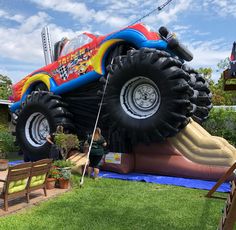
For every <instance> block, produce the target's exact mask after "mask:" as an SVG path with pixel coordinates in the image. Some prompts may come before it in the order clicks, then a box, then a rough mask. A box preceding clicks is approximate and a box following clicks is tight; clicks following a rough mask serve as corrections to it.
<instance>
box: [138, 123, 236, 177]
mask: <svg viewBox="0 0 236 230" xmlns="http://www.w3.org/2000/svg"><path fill="white" fill-rule="evenodd" d="M235 161H236V149H235V148H234V147H233V146H232V145H230V144H229V143H228V142H227V141H226V140H225V139H223V138H221V137H216V136H211V135H210V134H209V133H208V132H207V131H206V130H205V129H204V128H202V127H201V126H200V125H199V124H198V123H196V122H194V121H193V120H191V121H190V123H189V124H188V125H187V126H186V127H185V128H184V129H183V130H182V131H181V132H179V133H178V134H177V135H176V136H175V137H172V138H168V139H167V141H165V142H164V143H161V144H153V145H151V146H145V145H139V146H137V147H136V149H135V171H138V172H149V173H158V174H165V175H172V176H182V177H190V178H199V179H210V180H216V179H218V178H219V177H221V176H222V175H223V174H224V173H225V172H226V171H227V170H228V168H229V167H230V166H231V165H233V163H234V162H235Z"/></svg>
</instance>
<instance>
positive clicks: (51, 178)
mask: <svg viewBox="0 0 236 230" xmlns="http://www.w3.org/2000/svg"><path fill="white" fill-rule="evenodd" d="M59 177H60V172H59V170H58V168H57V167H55V166H52V167H51V169H50V171H49V174H48V178H47V182H46V188H47V189H53V188H55V183H56V180H57V179H59Z"/></svg>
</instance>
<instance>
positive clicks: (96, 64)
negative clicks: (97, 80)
mask: <svg viewBox="0 0 236 230" xmlns="http://www.w3.org/2000/svg"><path fill="white" fill-rule="evenodd" d="M121 41H123V40H122V39H111V40H109V41H106V42H104V43H103V44H102V45H101V46H100V48H99V50H98V52H97V54H96V55H95V56H94V57H93V58H92V59H91V64H92V66H93V68H94V70H95V71H96V72H97V73H99V74H102V60H103V57H104V55H105V53H106V51H107V50H108V49H109V47H111V46H112V45H114V44H115V43H117V42H121Z"/></svg>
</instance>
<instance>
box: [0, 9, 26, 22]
mask: <svg viewBox="0 0 236 230" xmlns="http://www.w3.org/2000/svg"><path fill="white" fill-rule="evenodd" d="M0 18H4V19H7V20H11V21H15V22H19V23H21V22H22V21H23V20H24V16H23V15H20V14H14V15H11V14H9V13H8V12H6V11H4V10H1V9H0Z"/></svg>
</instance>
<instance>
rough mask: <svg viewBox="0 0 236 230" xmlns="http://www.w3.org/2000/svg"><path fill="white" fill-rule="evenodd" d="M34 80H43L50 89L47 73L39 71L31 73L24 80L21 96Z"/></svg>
mask: <svg viewBox="0 0 236 230" xmlns="http://www.w3.org/2000/svg"><path fill="white" fill-rule="evenodd" d="M36 81H38V82H43V83H44V84H45V85H46V86H47V87H48V89H50V76H48V75H47V74H43V73H39V74H36V75H33V76H32V77H30V78H29V79H28V80H27V81H26V82H25V84H24V86H23V89H22V91H21V97H22V96H23V95H24V93H25V92H26V90H27V89H28V88H29V87H30V86H31V85H32V84H33V83H35V82H36Z"/></svg>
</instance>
